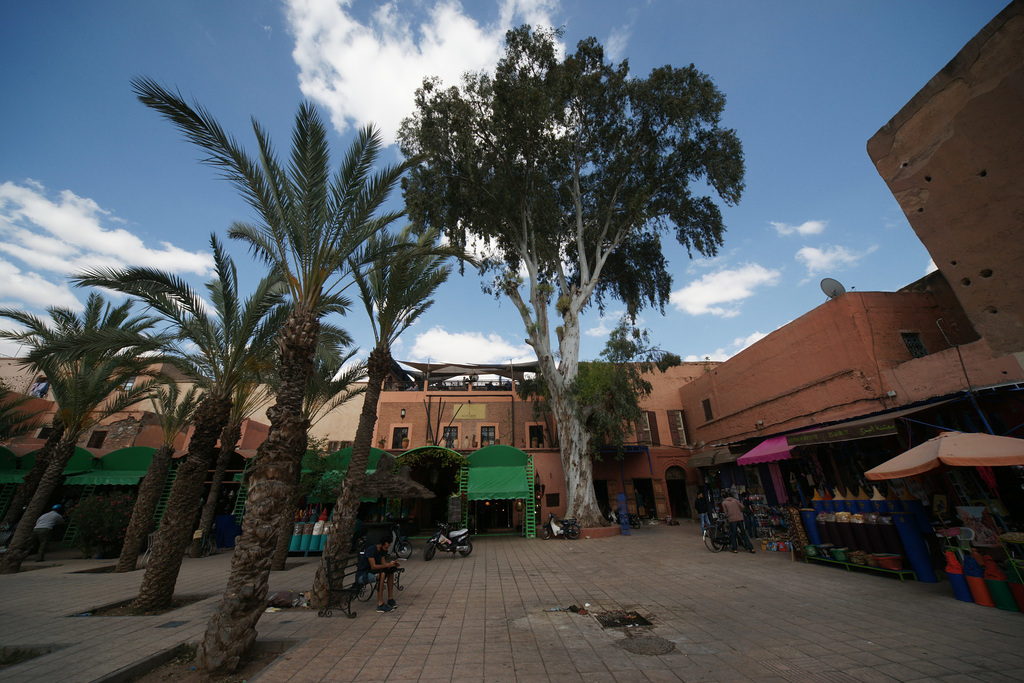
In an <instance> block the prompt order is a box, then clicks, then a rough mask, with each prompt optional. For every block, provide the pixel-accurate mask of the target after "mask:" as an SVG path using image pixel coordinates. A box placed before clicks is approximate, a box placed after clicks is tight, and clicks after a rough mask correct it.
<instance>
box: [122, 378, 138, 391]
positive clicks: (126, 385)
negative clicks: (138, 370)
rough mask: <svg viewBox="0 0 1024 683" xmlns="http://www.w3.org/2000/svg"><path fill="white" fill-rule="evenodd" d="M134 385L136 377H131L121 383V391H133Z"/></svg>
mask: <svg viewBox="0 0 1024 683" xmlns="http://www.w3.org/2000/svg"><path fill="white" fill-rule="evenodd" d="M133 386H135V378H134V377H129V378H128V379H126V380H125V381H124V382H122V383H121V387H120V388H121V391H131V390H132V387H133Z"/></svg>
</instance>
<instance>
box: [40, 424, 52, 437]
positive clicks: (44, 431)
mask: <svg viewBox="0 0 1024 683" xmlns="http://www.w3.org/2000/svg"><path fill="white" fill-rule="evenodd" d="M51 434H53V425H50V426H49V427H43V428H42V429H40V430H39V434H37V435H36V438H37V439H49V438H50V435H51Z"/></svg>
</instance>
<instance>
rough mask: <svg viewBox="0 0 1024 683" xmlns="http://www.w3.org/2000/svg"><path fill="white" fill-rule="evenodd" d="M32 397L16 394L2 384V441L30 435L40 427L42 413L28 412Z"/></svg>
mask: <svg viewBox="0 0 1024 683" xmlns="http://www.w3.org/2000/svg"><path fill="white" fill-rule="evenodd" d="M31 400H32V397H31V396H25V395H23V394H18V393H15V392H13V391H11V390H9V389H7V388H6V387H5V386H4V385H3V384H2V383H0V440H6V439H13V438H14V437H16V436H22V435H23V434H28V433H29V432H31V431H32V430H34V429H35V428H36V427H38V426H39V420H38V419H37V418H38V417H39V414H40V411H38V410H36V411H26V410H25V404H27V403H28V402H29V401H31Z"/></svg>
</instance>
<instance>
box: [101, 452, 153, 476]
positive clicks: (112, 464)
mask: <svg viewBox="0 0 1024 683" xmlns="http://www.w3.org/2000/svg"><path fill="white" fill-rule="evenodd" d="M154 453H156V449H155V448H150V447H149V446H130V447H128V448H119V449H118V450H116V451H111V452H109V453H107V454H106V455H104V456H103V457H102V458H96V461H95V462H94V463H93V464H94V465H95V466H96V469H103V470H121V471H129V472H132V471H136V470H142V471H143V472H145V471H146V470H148V469H149V463H150V462H152V460H153V454H154Z"/></svg>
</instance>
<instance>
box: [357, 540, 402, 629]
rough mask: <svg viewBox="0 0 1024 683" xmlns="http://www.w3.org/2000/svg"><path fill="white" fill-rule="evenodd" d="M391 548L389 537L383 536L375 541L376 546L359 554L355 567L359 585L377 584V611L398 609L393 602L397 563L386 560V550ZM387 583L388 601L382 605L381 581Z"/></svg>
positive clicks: (382, 589)
mask: <svg viewBox="0 0 1024 683" xmlns="http://www.w3.org/2000/svg"><path fill="white" fill-rule="evenodd" d="M390 547H391V536H390V535H388V536H385V537H383V538H381V539H380V540H379V541H377V545H371V546H369V547H368V548H366V549H365V550H363V551H362V552H360V553H359V563H358V564H357V565H356V581H358V582H360V583H373V582H374V581H376V582H378V583H377V611H378V612H390V611H391V610H393V609H395V608H396V607H398V604H397V603H396V602H395V596H394V592H395V569H396V568H397V567H398V562H397V561H391V562H389V561H388V559H387V555H388V550H389V549H390ZM385 577H386V578H387V582H388V601H387V604H385V603H384V585H383V580H384V578H385Z"/></svg>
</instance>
